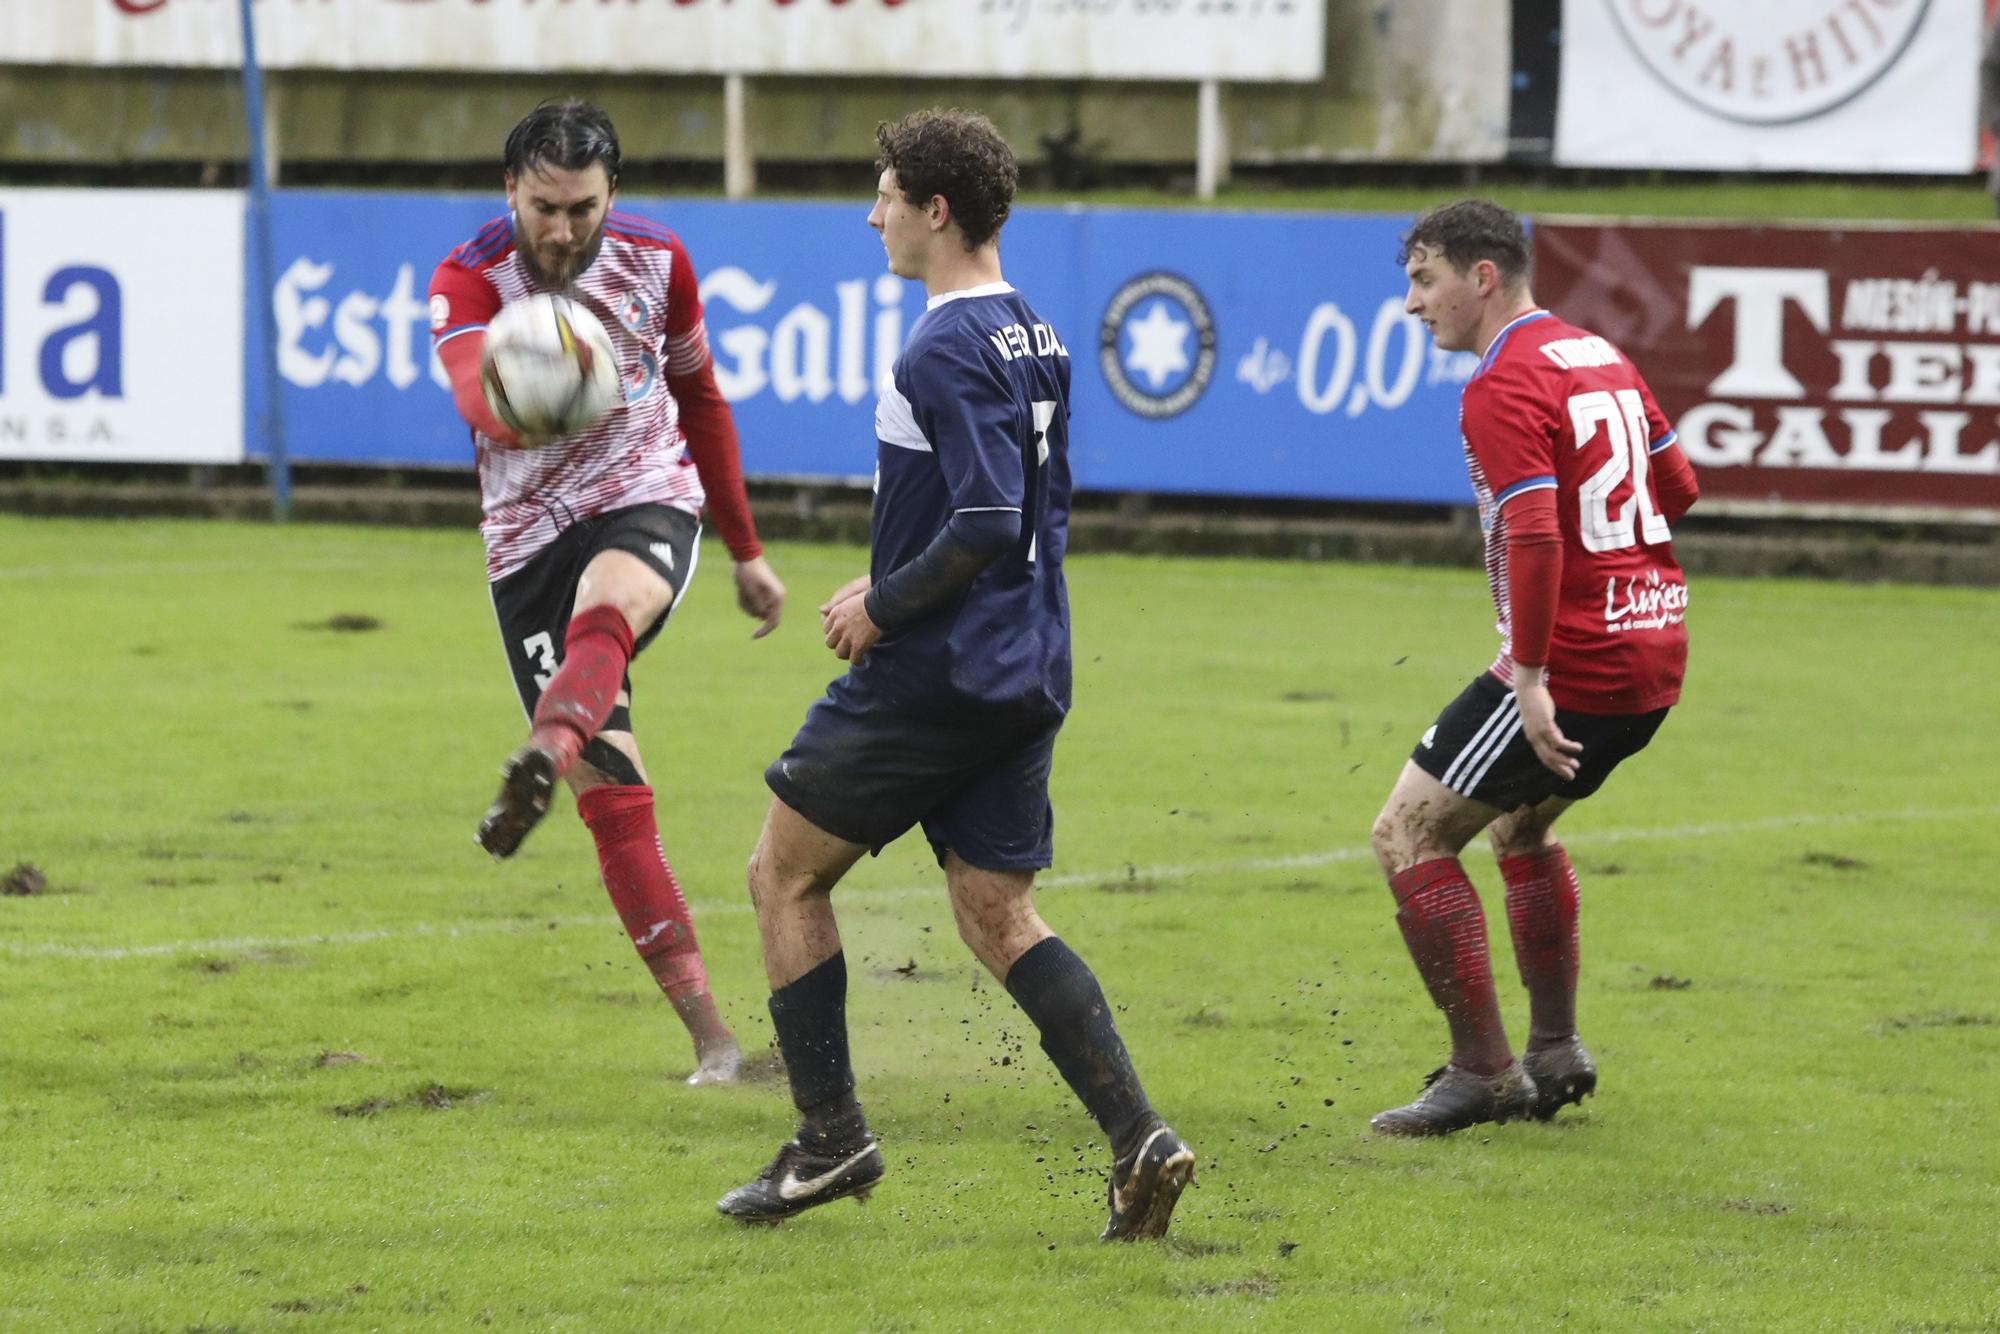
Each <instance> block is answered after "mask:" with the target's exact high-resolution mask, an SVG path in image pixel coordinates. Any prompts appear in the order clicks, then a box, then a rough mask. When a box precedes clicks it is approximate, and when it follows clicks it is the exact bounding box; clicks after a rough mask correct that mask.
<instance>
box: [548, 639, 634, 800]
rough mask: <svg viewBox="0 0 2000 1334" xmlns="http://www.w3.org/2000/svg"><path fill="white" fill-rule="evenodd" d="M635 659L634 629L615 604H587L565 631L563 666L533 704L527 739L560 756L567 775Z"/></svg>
mask: <svg viewBox="0 0 2000 1334" xmlns="http://www.w3.org/2000/svg"><path fill="white" fill-rule="evenodd" d="M631 661H632V627H631V626H629V625H627V624H626V623H625V613H624V612H622V611H619V610H618V608H616V607H609V606H601V607H587V608H585V609H584V610H582V611H580V612H578V613H577V614H576V616H575V617H574V618H573V619H572V620H571V621H570V623H569V628H568V629H567V630H566V631H564V632H563V664H562V666H561V667H560V668H559V669H558V670H557V671H556V674H555V675H554V676H553V677H551V678H550V679H549V683H548V685H546V686H544V687H543V688H542V697H541V699H539V700H537V701H536V702H535V716H534V730H533V731H532V732H530V733H529V735H528V740H529V741H531V742H532V743H534V744H535V745H537V746H540V747H542V748H543V749H544V750H547V751H548V752H549V753H551V754H552V755H554V756H555V757H556V772H557V773H558V774H565V773H568V772H569V770H570V767H571V766H572V765H574V764H575V763H576V757H577V755H578V754H579V753H580V752H581V751H582V750H583V748H584V747H585V746H586V745H588V744H590V739H591V738H592V737H594V736H596V735H597V730H598V729H599V728H600V727H603V726H604V720H605V719H606V718H608V717H610V716H611V709H612V706H613V705H615V704H616V703H617V702H618V691H619V690H620V689H621V688H622V687H623V686H624V683H625V668H626V666H627V664H629V663H630V662H631Z"/></svg>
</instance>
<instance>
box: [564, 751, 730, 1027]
mask: <svg viewBox="0 0 2000 1334" xmlns="http://www.w3.org/2000/svg"><path fill="white" fill-rule="evenodd" d="M576 810H577V814H579V815H581V816H582V817H583V822H584V824H585V825H587V826H589V828H590V836H591V838H592V839H593V840H595V841H596V843H597V865H598V868H599V869H600V870H601V871H602V872H603V874H604V888H605V891H606V892H607V893H608V894H610V896H611V906H612V907H614V908H616V909H617V910H618V920H619V921H621V922H623V923H624V924H625V933H626V934H627V935H629V936H631V937H632V946H633V948H635V949H637V950H638V951H639V957H640V958H641V959H644V960H645V961H646V967H647V969H648V970H649V971H651V973H652V974H653V979H654V980H655V981H657V982H658V983H659V984H660V990H661V991H663V992H665V993H666V995H667V999H668V1000H671V1001H673V1002H675V1004H676V1005H678V1004H679V1003H680V1002H681V1000H682V999H683V998H685V997H688V996H692V995H696V994H699V993H701V992H705V991H707V990H708V970H707V969H706V968H704V967H703V966H702V962H701V948H700V946H699V945H697V944H696V943H695V936H694V920H693V918H692V917H691V916H690V914H689V913H688V906H687V900H686V898H684V897H683V896H682V894H681V887H680V882H679V881H678V880H676V879H675V878H674V868H673V867H672V866H670V865H668V863H667V854H666V849H665V848H663V847H662V846H661V844H660V832H659V826H658V824H657V823H656V822H655V819H654V815H653V789H652V788H650V787H617V786H611V785H605V786H602V787H593V788H586V789H585V790H584V791H583V792H581V793H579V794H578V795H577V799H576Z"/></svg>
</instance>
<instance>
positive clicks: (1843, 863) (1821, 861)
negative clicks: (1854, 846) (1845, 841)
mask: <svg viewBox="0 0 2000 1334" xmlns="http://www.w3.org/2000/svg"><path fill="white" fill-rule="evenodd" d="M1799 860H1800V861H1802V862H1804V863H1805V864H1806V865H1807V866H1826V867H1831V868H1832V869H1833V870H1836V871H1863V870H1866V869H1867V868H1868V863H1867V862H1864V861H1862V860H1861V859H1860V858H1859V857H1850V856H1848V855H1847V854H1845V853H1841V852H1808V853H1806V855H1805V856H1803V857H1801V858H1799Z"/></svg>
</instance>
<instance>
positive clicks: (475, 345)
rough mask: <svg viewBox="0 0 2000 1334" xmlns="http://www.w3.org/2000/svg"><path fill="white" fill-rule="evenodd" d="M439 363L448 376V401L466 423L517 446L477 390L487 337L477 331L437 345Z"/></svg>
mask: <svg viewBox="0 0 2000 1334" xmlns="http://www.w3.org/2000/svg"><path fill="white" fill-rule="evenodd" d="M437 351H438V360H439V361H441V362H443V363H444V368H445V371H446V373H447V374H449V375H450V376H451V401H452V404H453V405H454V406H455V407H457V408H458V415H459V416H461V417H463V418H464V419H465V424H466V425H467V426H470V427H471V428H472V429H473V430H475V431H477V432H479V433H480V434H481V435H483V436H485V437H486V438H487V439H488V440H491V441H493V442H494V443H496V444H502V445H519V444H521V443H522V441H521V438H520V437H519V436H517V435H515V434H514V433H513V432H512V431H510V430H508V429H507V427H506V426H505V425H504V424H502V423H501V421H500V419H499V418H498V417H496V416H494V415H493V409H492V408H490V407H488V406H487V403H486V391H485V390H484V389H483V388H481V387H480V383H479V370H480V363H481V361H482V360H483V359H484V358H485V355H486V335H485V333H483V332H481V331H479V330H473V331H472V332H469V333H462V334H459V335H458V336H457V337H455V338H450V339H447V340H446V341H444V342H442V343H439V344H438V350H437Z"/></svg>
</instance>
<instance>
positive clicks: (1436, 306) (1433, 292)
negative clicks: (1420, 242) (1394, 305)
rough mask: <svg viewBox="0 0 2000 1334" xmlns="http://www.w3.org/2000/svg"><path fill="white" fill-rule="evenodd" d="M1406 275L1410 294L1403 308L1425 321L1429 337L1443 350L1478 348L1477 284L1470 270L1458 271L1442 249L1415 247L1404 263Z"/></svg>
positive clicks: (1478, 306) (1478, 302) (1462, 350)
mask: <svg viewBox="0 0 2000 1334" xmlns="http://www.w3.org/2000/svg"><path fill="white" fill-rule="evenodd" d="M1403 272H1404V273H1405V274H1407V275H1408V276H1409V279H1410V291H1409V295H1407V296H1405V297H1404V298H1403V309H1404V310H1406V311H1408V312H1409V313H1410V314H1412V315H1414V316H1416V317H1417V318H1418V319H1420V320H1422V321H1423V322H1424V327H1425V328H1427V329H1429V330H1430V331H1431V339H1432V341H1434V342H1435V343H1436V344H1437V345H1438V347H1440V348H1441V349H1443V350H1444V351H1446V352H1472V351H1477V350H1479V349H1476V348H1474V347H1473V343H1474V342H1475V341H1476V340H1477V338H1478V336H1479V319H1480V301H1479V287H1478V284H1477V283H1476V282H1475V281H1474V280H1473V276H1472V272H1471V271H1470V270H1468V271H1467V272H1465V273H1460V272H1459V271H1458V270H1457V269H1456V268H1454V267H1452V263H1451V261H1450V260H1448V259H1446V258H1445V257H1444V255H1443V254H1442V253H1441V252H1438V251H1434V250H1431V249H1428V248H1426V247H1424V246H1417V247H1415V248H1414V249H1412V250H1411V251H1410V258H1409V262H1408V263H1407V264H1405V265H1404V266H1403Z"/></svg>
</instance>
